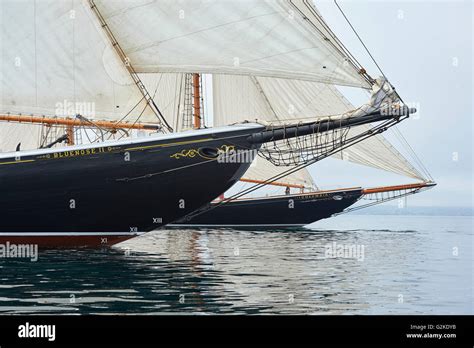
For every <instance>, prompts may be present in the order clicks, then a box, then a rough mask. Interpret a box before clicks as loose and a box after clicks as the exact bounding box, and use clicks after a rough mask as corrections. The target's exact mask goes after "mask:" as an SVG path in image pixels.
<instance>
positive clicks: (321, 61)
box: [94, 0, 370, 88]
mask: <svg viewBox="0 0 474 348" xmlns="http://www.w3.org/2000/svg"><path fill="white" fill-rule="evenodd" d="M94 4H95V5H96V6H97V8H98V10H99V12H100V13H101V15H102V17H103V18H104V20H105V21H106V22H107V24H108V27H109V28H110V30H111V31H112V32H113V34H114V36H115V38H116V40H117V41H118V42H119V43H120V46H121V47H122V49H123V50H124V52H125V54H126V55H127V57H128V58H129V59H130V61H131V63H132V64H133V66H134V68H135V70H136V71H137V72H139V73H156V72H187V73H221V74H234V75H247V76H248V75H252V76H268V77H279V78H292V79H300V80H308V81H317V82H322V83H331V84H340V85H345V86H353V87H361V88H370V84H369V83H368V82H367V80H366V79H365V78H364V76H362V75H361V74H359V70H358V69H357V68H356V67H355V65H354V63H352V61H351V60H350V59H349V57H348V56H347V55H346V54H344V53H343V48H342V47H341V46H340V44H339V43H338V42H337V40H336V39H334V36H333V34H332V33H331V32H329V30H328V29H327V27H326V25H325V24H324V23H323V22H322V19H321V18H320V17H319V16H318V15H317V12H316V9H315V8H314V7H313V5H312V4H311V1H306V0H291V1H290V0H266V1H262V0H239V1H235V0H219V1H209V0H180V1H176V0H159V1H152V0H134V1H107V0H94Z"/></svg>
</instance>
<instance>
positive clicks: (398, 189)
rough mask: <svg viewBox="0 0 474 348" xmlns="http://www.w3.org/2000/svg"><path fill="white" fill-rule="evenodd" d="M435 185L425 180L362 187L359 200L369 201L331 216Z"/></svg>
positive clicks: (424, 189) (397, 197)
mask: <svg viewBox="0 0 474 348" xmlns="http://www.w3.org/2000/svg"><path fill="white" fill-rule="evenodd" d="M435 186H436V183H435V182H432V181H426V182H420V183H415V184H406V185H396V186H380V187H373V188H367V189H363V190H362V193H363V195H362V196H361V198H360V200H368V201H371V202H369V203H366V204H361V205H358V206H355V207H351V208H347V209H345V210H343V211H342V212H340V213H336V214H334V215H333V216H337V215H341V214H345V213H349V212H352V211H356V210H360V209H364V208H367V207H371V206H374V205H377V204H381V203H385V202H388V201H392V200H394V199H399V198H402V197H407V196H409V195H414V194H416V193H419V192H421V191H426V190H429V189H431V188H433V187H435Z"/></svg>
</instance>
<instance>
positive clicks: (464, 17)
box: [310, 0, 474, 207]
mask: <svg viewBox="0 0 474 348" xmlns="http://www.w3.org/2000/svg"><path fill="white" fill-rule="evenodd" d="M338 3H339V5H340V6H341V8H342V9H343V10H344V12H345V14H346V15H347V17H348V18H349V20H350V21H351V23H352V24H353V26H354V27H355V29H356V30H357V32H358V33H359V35H360V36H361V37H362V39H363V40H364V42H365V44H366V45H367V47H368V48H369V50H370V51H371V53H372V54H373V56H374V57H375V59H376V60H377V62H378V64H379V65H380V66H381V68H382V70H383V71H384V73H385V75H386V76H387V77H388V79H389V81H390V82H391V83H392V84H393V85H394V86H395V87H396V88H397V90H398V92H399V93H400V95H401V96H402V98H403V99H404V101H406V102H407V103H411V104H414V105H416V106H417V108H418V110H419V112H418V113H417V114H416V115H415V117H412V118H411V119H409V120H406V121H404V122H402V123H401V124H400V125H399V126H398V129H399V130H400V131H401V132H402V134H403V135H404V137H405V138H406V139H407V141H408V142H409V144H410V145H411V146H412V148H413V149H414V151H415V152H416V154H417V155H418V156H419V157H420V159H421V160H422V162H423V163H424V164H425V166H426V167H427V169H428V171H429V172H430V173H431V175H432V176H433V178H434V180H435V181H436V183H437V184H438V185H437V186H436V187H435V188H434V189H432V190H429V191H426V192H422V193H420V194H417V195H414V196H410V197H409V198H408V202H409V204H410V205H412V206H428V207H429V206H440V207H455V206H459V207H473V206H474V204H473V194H472V190H473V189H472V182H473V180H472V179H473V173H472V163H473V151H472V147H473V144H472V134H473V122H472V115H473V111H472V110H473V106H472V103H473V99H474V97H473V90H472V88H473V87H472V80H473V68H472V57H473V52H472V49H473V42H472V40H473V38H472V33H473V27H472V17H473V4H472V2H469V1H437V2H433V1H431V2H428V1H417V2H406V1H391V2H386V1H383V2H382V1H371V2H367V1H357V2H356V1H347V0H346V1H344V0H340V1H338ZM316 5H317V7H318V9H319V10H320V12H321V14H322V16H323V17H324V19H325V20H326V21H327V22H328V24H329V26H330V27H331V29H332V30H333V31H334V32H335V34H336V35H337V36H338V37H339V38H340V39H341V41H342V42H343V43H344V45H346V46H347V48H348V49H349V51H350V52H351V53H353V55H354V56H355V57H356V58H357V59H358V60H359V61H360V62H361V64H362V65H363V66H364V67H365V68H366V70H367V71H368V72H369V73H370V74H371V75H372V76H378V75H380V73H379V72H378V70H377V68H376V67H375V66H374V64H373V63H372V61H371V59H370V57H369V56H368V54H367V53H366V52H365V50H364V48H363V47H362V45H361V44H360V42H359V41H358V39H357V38H356V36H355V35H354V33H353V32H352V30H351V29H350V27H349V25H348V24H347V22H346V21H345V19H344V18H343V16H342V14H341V13H340V12H339V10H338V9H337V7H336V5H335V4H334V2H333V1H316ZM341 90H342V91H343V93H344V94H345V96H346V97H347V98H348V99H349V100H350V101H351V102H352V103H353V104H354V105H360V104H363V103H365V102H366V100H367V96H366V95H365V94H363V93H360V91H359V90H357V89H351V88H341ZM386 137H387V138H388V139H389V140H390V141H391V142H392V144H393V145H394V146H395V147H396V148H397V149H398V150H401V148H400V146H399V145H398V144H397V143H396V142H395V141H393V140H394V138H393V137H392V136H391V134H390V131H389V132H387V134H386ZM310 172H311V174H312V175H313V177H314V178H315V180H316V182H317V183H318V184H319V185H320V186H321V187H323V188H324V187H327V188H329V187H344V186H349V187H351V186H366V187H367V186H378V185H391V184H399V183H406V182H409V180H408V179H407V178H403V177H400V176H397V175H394V174H391V173H386V172H383V171H380V170H373V169H370V168H366V167H363V166H360V165H355V164H351V163H344V162H342V161H338V160H335V159H332V158H328V159H325V160H323V161H321V162H319V163H317V164H315V165H313V166H312V167H311V168H310ZM387 204H389V203H387ZM392 204H393V203H392ZM395 204H396V203H395Z"/></svg>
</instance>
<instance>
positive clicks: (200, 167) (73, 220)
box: [0, 125, 263, 246]
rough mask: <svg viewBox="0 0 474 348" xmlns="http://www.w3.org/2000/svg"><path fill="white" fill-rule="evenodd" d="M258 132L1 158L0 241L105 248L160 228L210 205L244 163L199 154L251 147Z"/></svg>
mask: <svg viewBox="0 0 474 348" xmlns="http://www.w3.org/2000/svg"><path fill="white" fill-rule="evenodd" d="M262 128H263V127H259V126H256V125H253V126H248V125H247V126H241V127H229V128H228V130H226V131H223V130H220V131H219V130H218V131H198V132H193V133H192V134H191V135H185V136H183V135H181V134H175V135H170V136H165V137H153V138H151V137H150V138H144V140H143V141H137V140H135V141H133V142H130V141H128V142H115V143H109V144H108V143H103V144H100V145H99V146H95V147H91V146H89V147H86V146H75V147H68V148H62V149H56V150H37V151H33V152H26V151H25V152H24V153H16V154H17V155H18V154H23V156H21V157H16V158H15V157H10V158H8V157H6V156H5V155H4V156H2V157H1V158H0V188H1V193H2V194H1V196H0V212H1V222H0V243H2V242H5V241H10V242H25V241H34V242H35V243H38V242H39V243H38V244H42V245H43V244H44V245H50V244H51V245H68V246H71V243H72V244H73V245H86V246H89V245H95V244H107V245H110V244H114V243H117V242H120V241H122V240H125V239H128V238H131V237H133V236H135V235H137V234H140V233H142V232H147V231H151V230H154V229H157V228H160V227H162V226H164V225H166V224H168V223H170V222H173V221H175V220H177V219H179V218H181V217H183V216H185V215H187V214H189V213H191V212H192V211H194V210H196V209H197V208H199V207H201V206H203V205H205V204H207V203H208V202H210V201H211V200H213V199H214V198H215V197H217V196H218V195H219V194H221V193H222V192H224V191H225V190H227V189H228V188H230V187H231V186H232V185H233V184H235V183H236V181H237V180H239V179H240V177H241V176H242V175H243V173H245V171H246V170H247V169H248V167H249V165H250V163H220V162H219V161H217V160H216V159H215V158H214V159H213V158H211V157H209V156H210V155H209V152H206V151H204V152H203V151H202V149H222V148H224V149H225V148H227V147H233V148H234V149H235V150H239V149H246V148H252V147H253V148H258V146H255V145H253V146H252V144H250V143H249V141H248V139H247V138H248V136H249V134H252V133H253V132H256V131H260V130H261V129H262ZM198 150H200V151H198ZM11 155H14V154H11ZM126 159H129V160H128V161H127V160H126ZM62 237H64V238H62ZM65 239H66V240H67V241H65ZM41 241H43V242H41ZM72 241H74V242H72Z"/></svg>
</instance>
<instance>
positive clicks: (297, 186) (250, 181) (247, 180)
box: [240, 178, 306, 190]
mask: <svg viewBox="0 0 474 348" xmlns="http://www.w3.org/2000/svg"><path fill="white" fill-rule="evenodd" d="M240 181H242V182H248V183H252V184H264V183H265V181H262V180H254V179H245V178H241V179H240ZM267 185H273V186H282V187H289V188H299V189H301V190H303V189H305V188H306V187H305V186H304V185H297V184H285V183H283V182H276V181H274V182H270V183H268V184H267Z"/></svg>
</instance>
